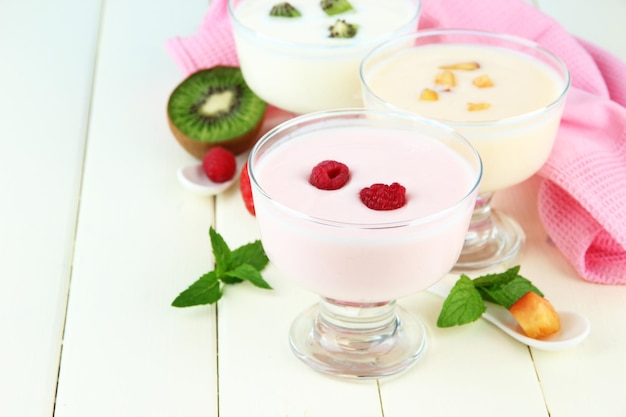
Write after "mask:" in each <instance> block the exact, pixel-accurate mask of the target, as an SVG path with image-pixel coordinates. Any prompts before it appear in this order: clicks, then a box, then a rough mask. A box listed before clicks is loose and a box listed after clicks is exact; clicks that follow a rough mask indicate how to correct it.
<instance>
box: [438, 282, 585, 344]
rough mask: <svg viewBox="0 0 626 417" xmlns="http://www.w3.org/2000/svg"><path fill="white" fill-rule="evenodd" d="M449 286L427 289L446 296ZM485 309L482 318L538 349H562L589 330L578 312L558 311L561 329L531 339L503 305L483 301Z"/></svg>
mask: <svg viewBox="0 0 626 417" xmlns="http://www.w3.org/2000/svg"><path fill="white" fill-rule="evenodd" d="M450 290H451V287H450V286H449V285H448V284H445V283H443V282H438V283H437V284H435V285H433V286H432V287H430V288H429V289H428V292H429V293H431V294H435V295H438V296H440V297H442V298H444V299H445V298H446V297H447V296H448V294H449V293H450ZM485 304H486V305H487V310H486V311H485V312H484V313H483V315H482V318H483V319H485V320H487V321H488V322H490V323H492V324H494V325H495V326H496V327H498V328H499V329H500V330H502V331H503V332H504V333H506V334H508V335H509V336H511V337H512V338H513V339H517V340H518V341H520V342H522V343H524V344H526V345H528V346H530V347H533V348H536V349H540V350H562V349H566V348H569V347H571V346H574V345H577V344H578V343H580V342H582V341H583V340H584V339H585V338H586V337H587V335H588V334H589V332H590V331H591V324H590V323H589V320H588V319H587V318H586V317H585V316H582V315H580V314H578V313H573V312H570V311H559V312H558V313H559V317H560V319H561V331H559V332H558V333H556V334H553V335H551V336H548V337H545V338H542V339H533V338H531V337H528V336H526V335H524V334H523V333H521V331H522V330H521V329H520V327H519V325H518V324H517V321H515V319H514V318H513V316H512V315H511V313H509V311H508V310H507V309H505V308H503V307H500V306H498V305H495V304H491V303H485Z"/></svg>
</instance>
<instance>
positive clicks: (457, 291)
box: [437, 265, 543, 327]
mask: <svg viewBox="0 0 626 417" xmlns="http://www.w3.org/2000/svg"><path fill="white" fill-rule="evenodd" d="M519 270H520V266H519V265H518V266H514V267H512V268H510V269H508V270H506V271H504V272H502V273H496V274H487V275H483V276H481V277H478V278H476V279H471V278H470V277H468V276H467V275H465V274H462V275H461V277H460V278H459V279H458V281H457V282H456V284H454V287H452V290H450V294H448V297H447V298H446V299H445V300H444V302H443V306H442V308H441V312H440V313H439V317H438V318H437V326H438V327H452V326H459V325H462V324H467V323H471V322H474V321H476V320H478V319H479V318H480V317H481V316H482V315H483V313H484V312H485V310H486V309H487V307H486V305H485V301H486V302H490V303H493V304H497V305H500V306H502V307H504V308H506V309H507V310H508V309H509V308H510V307H511V306H512V305H513V304H515V302H516V301H517V300H519V299H520V298H521V297H522V296H523V295H525V294H526V293H528V292H529V291H533V292H535V293H537V294H539V295H541V296H543V293H542V292H541V291H539V289H538V288H537V287H535V286H534V285H533V284H532V283H531V282H530V281H529V280H528V279H526V278H524V277H523V276H521V275H519Z"/></svg>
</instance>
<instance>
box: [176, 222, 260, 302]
mask: <svg viewBox="0 0 626 417" xmlns="http://www.w3.org/2000/svg"><path fill="white" fill-rule="evenodd" d="M209 236H210V238H211V247H212V249H213V256H214V258H215V270H213V271H211V272H208V273H206V274H204V275H203V276H201V277H200V278H199V279H198V280H197V281H196V282H194V283H193V284H192V285H191V286H190V287H189V288H187V289H186V290H185V291H183V292H182V293H180V295H179V296H178V297H176V299H175V300H174V301H173V302H172V305H173V306H174V307H190V306H195V305H201V304H212V303H215V302H217V301H218V300H219V299H220V298H222V294H223V293H222V284H225V285H232V284H239V283H241V282H244V281H248V282H250V283H252V284H253V285H255V286H257V287H259V288H265V289H272V287H271V286H270V285H269V284H268V283H267V282H266V281H265V280H264V279H263V277H262V276H261V272H260V271H261V270H263V269H264V268H265V267H266V266H267V264H268V263H269V259H268V257H267V255H266V254H265V251H264V250H263V246H262V245H261V241H260V240H256V241H254V242H252V243H248V244H246V245H243V246H240V247H239V248H237V249H235V250H234V251H231V250H230V248H229V247H228V245H227V244H226V241H225V240H224V238H223V237H222V236H221V235H220V234H219V233H217V231H216V230H215V229H214V228H213V227H211V228H209Z"/></svg>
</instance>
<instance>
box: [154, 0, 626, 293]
mask: <svg viewBox="0 0 626 417" xmlns="http://www.w3.org/2000/svg"><path fill="white" fill-rule="evenodd" d="M226 5H227V0H213V1H212V3H211V6H210V7H209V10H208V11H207V13H206V15H205V17H204V20H203V22H202V25H201V27H200V29H199V30H198V32H197V33H196V34H195V35H194V36H190V37H186V38H181V37H175V38H172V39H170V40H168V41H167V42H166V44H165V47H166V49H167V51H168V53H169V54H170V56H171V57H172V59H173V60H174V62H175V63H176V64H177V65H178V67H179V68H180V69H181V71H182V72H183V75H184V76H187V75H189V74H191V73H193V72H195V71H197V70H198V69H201V68H209V67H212V66H214V65H218V64H221V65H238V59H237V54H236V51H235V47H234V43H233V38H232V33H231V25H230V21H229V18H228V13H227V8H226ZM419 28H420V29H425V28H468V29H479V30H486V31H493V32H501V33H508V34H512V35H517V36H521V37H524V38H527V39H531V40H534V41H535V42H538V43H539V44H541V45H542V46H544V47H545V48H547V49H548V50H551V51H552V52H553V53H555V54H556V55H558V56H559V57H560V58H561V59H563V60H564V61H565V63H566V64H567V66H568V68H569V70H570V73H571V76H572V88H571V89H570V92H569V95H568V98H567V102H566V106H565V112H564V115H563V120H562V123H561V127H560V129H559V132H558V136H557V140H556V143H555V145H554V149H553V152H552V154H551V156H550V159H549V160H548V162H547V163H546V164H545V166H544V167H543V168H542V169H541V171H540V172H539V175H540V176H542V177H543V178H544V179H545V181H543V183H542V185H541V187H540V189H539V215H540V218H541V221H542V222H543V225H544V227H545V229H546V231H547V233H548V235H549V236H550V238H551V239H552V240H553V241H554V243H555V244H556V246H557V247H558V248H559V249H560V250H561V252H562V253H563V254H564V255H565V257H566V258H567V259H568V260H569V261H570V262H571V264H572V265H573V266H574V268H575V269H576V270H577V271H578V273H579V274H580V275H581V277H582V278H584V279H585V280H588V281H591V282H596V283H602V284H626V82H625V81H624V79H623V78H624V77H626V63H624V62H622V61H620V60H618V59H617V58H616V57H614V56H613V55H611V54H610V53H608V52H606V51H604V50H602V49H601V48H599V47H597V46H595V45H593V44H591V43H589V42H585V41H583V40H581V39H578V38H576V37H574V36H572V35H571V34H569V33H568V32H567V31H566V30H565V29H564V28H563V27H561V26H560V25H559V24H558V23H557V22H556V21H555V20H553V19H552V18H550V17H548V16H547V15H545V14H543V13H541V12H540V11H538V10H537V9H535V8H534V7H532V6H530V5H529V4H527V3H526V2H524V1H523V0H462V1H460V0H423V4H422V14H421V18H420V25H419ZM270 115H271V117H270V119H271V120H272V121H273V123H276V122H277V121H280V120H281V118H282V119H284V118H286V117H288V116H289V115H288V114H285V113H281V112H280V111H279V110H277V109H272V110H271V113H270Z"/></svg>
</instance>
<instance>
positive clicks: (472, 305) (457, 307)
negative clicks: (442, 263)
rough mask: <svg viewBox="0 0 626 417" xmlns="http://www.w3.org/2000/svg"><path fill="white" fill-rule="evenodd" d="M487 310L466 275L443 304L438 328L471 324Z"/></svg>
mask: <svg viewBox="0 0 626 417" xmlns="http://www.w3.org/2000/svg"><path fill="white" fill-rule="evenodd" d="M486 309H487V308H486V307H485V303H484V302H483V299H482V297H481V295H480V292H478V290H477V289H476V288H475V287H474V283H473V282H472V280H471V279H470V278H469V277H468V276H467V275H461V277H460V278H459V280H458V281H457V282H456V284H455V285H454V287H452V290H451V291H450V294H448V297H447V298H446V299H445V301H444V302H443V307H442V308H441V312H440V313H439V317H438V318H437V326H438V327H452V326H458V325H461V324H466V323H471V322H473V321H476V320H478V319H479V318H480V316H482V314H483V313H484V312H485V310H486Z"/></svg>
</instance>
